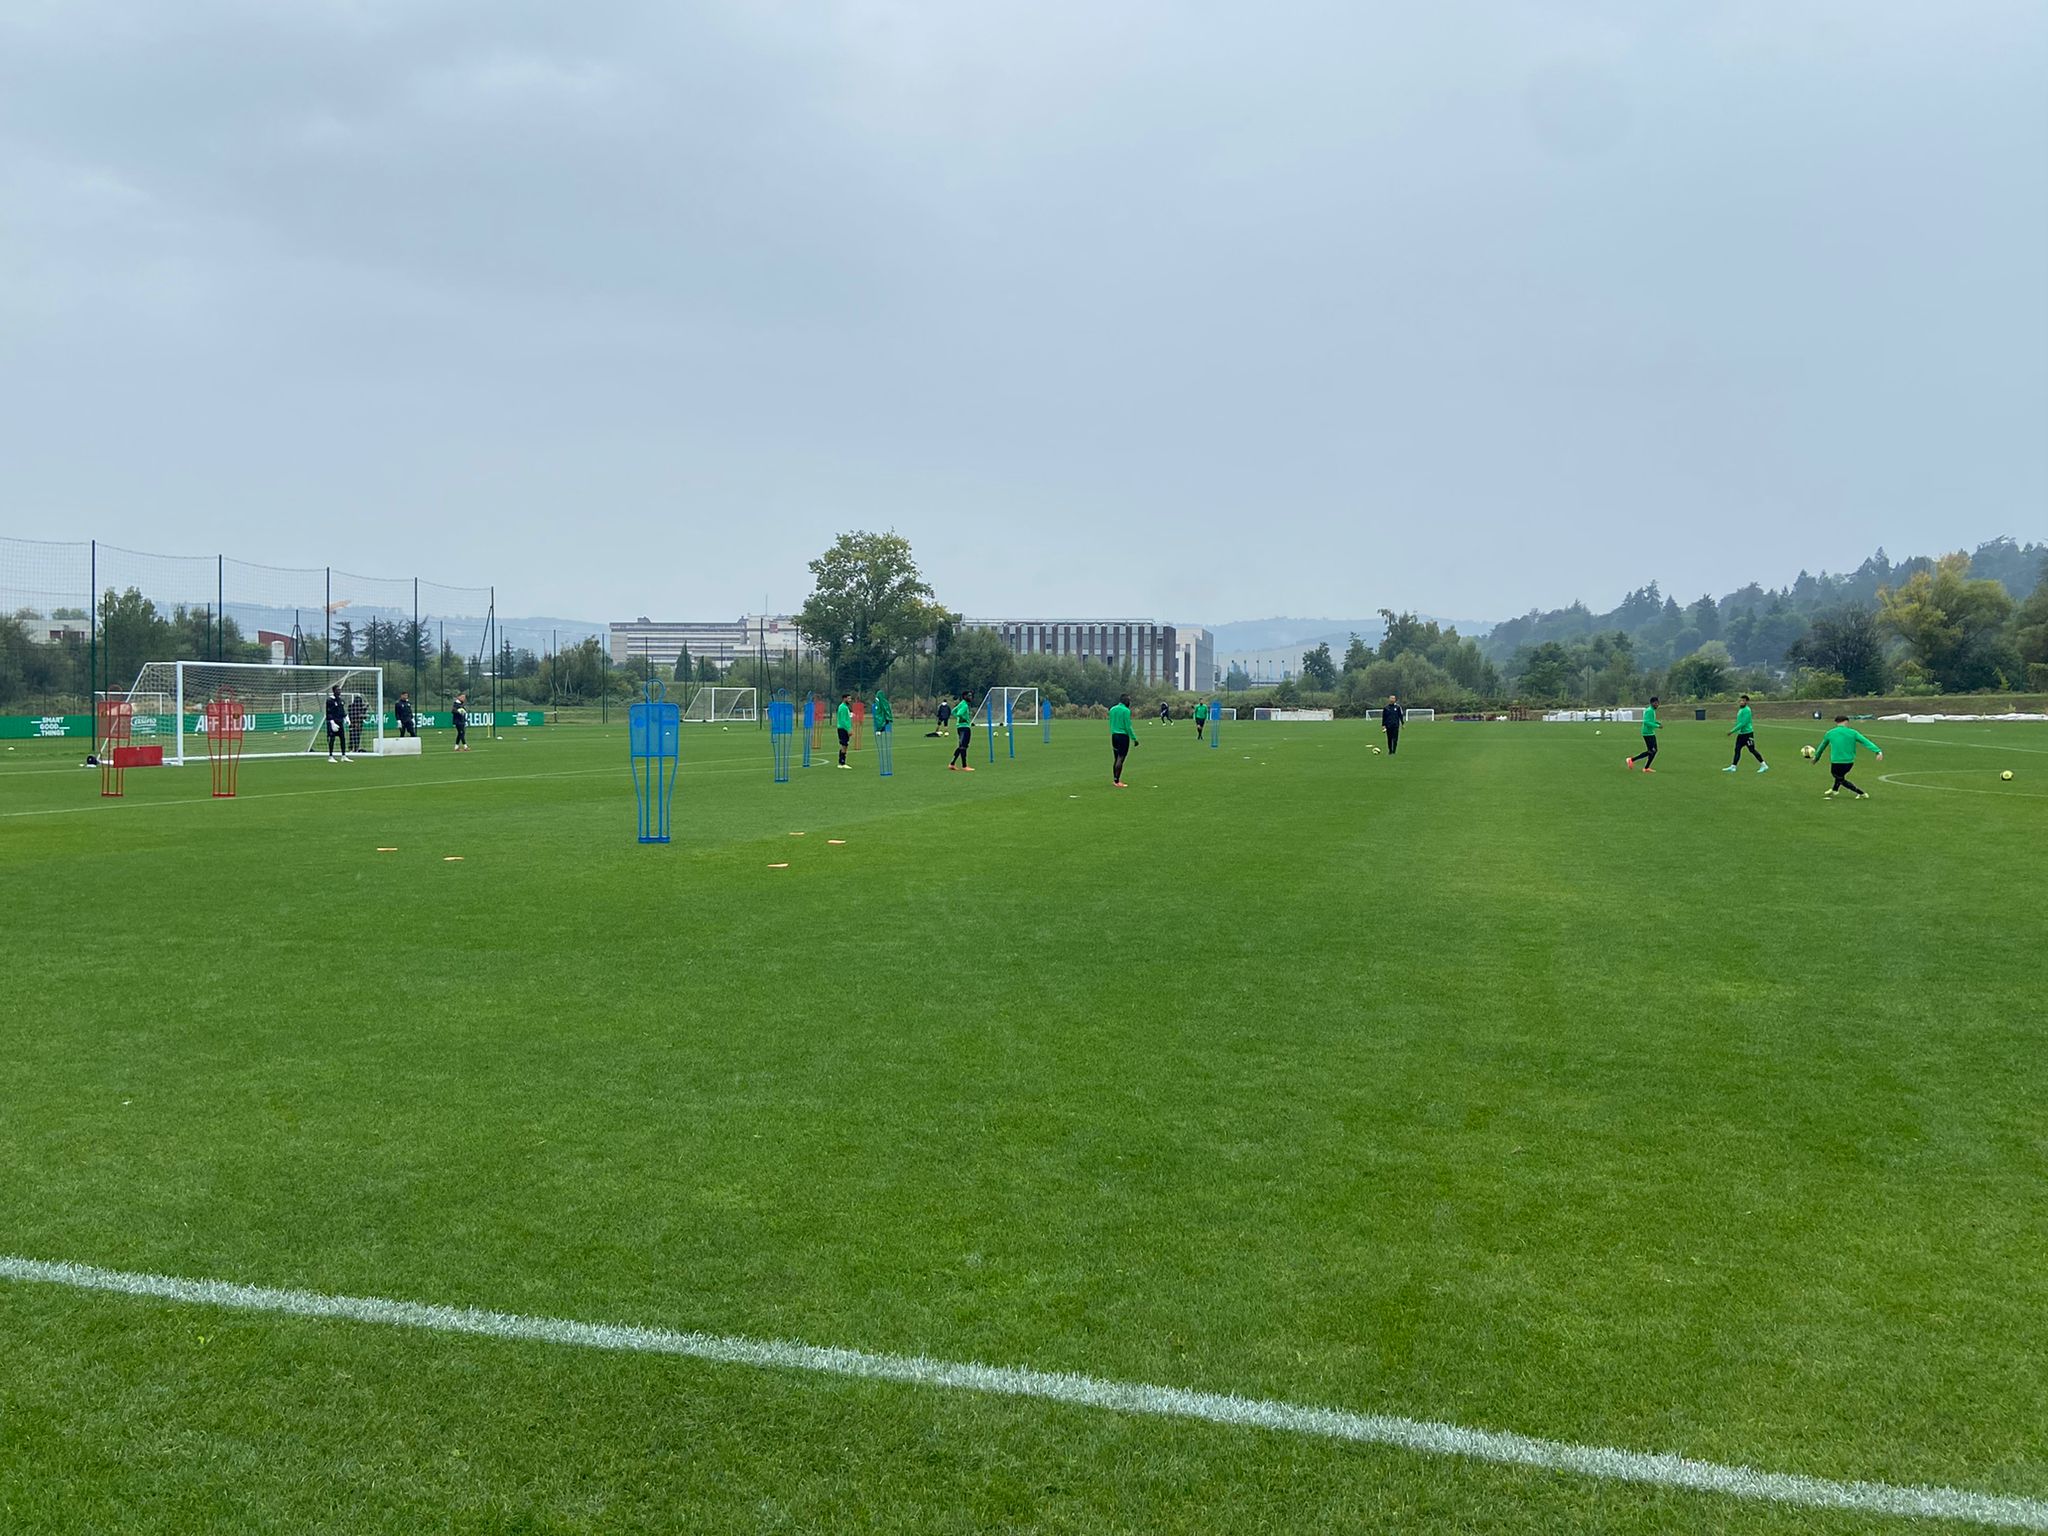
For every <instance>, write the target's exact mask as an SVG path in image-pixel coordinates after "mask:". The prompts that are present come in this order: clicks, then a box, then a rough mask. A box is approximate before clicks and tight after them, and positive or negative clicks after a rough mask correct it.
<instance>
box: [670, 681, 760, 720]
mask: <svg viewBox="0 0 2048 1536" xmlns="http://www.w3.org/2000/svg"><path fill="white" fill-rule="evenodd" d="M682 718H683V719H685V720H695V721H697V722H698V723H699V724H702V725H710V724H715V723H718V722H721V721H724V722H731V721H737V720H746V721H752V720H753V719H754V718H755V693H754V690H753V689H751V688H724V687H720V686H718V685H717V684H713V683H702V684H700V685H698V688H697V691H696V692H695V693H693V694H691V695H690V701H689V703H687V704H685V705H684V706H683V714H682Z"/></svg>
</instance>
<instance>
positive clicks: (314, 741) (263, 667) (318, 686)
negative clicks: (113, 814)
mask: <svg viewBox="0 0 2048 1536" xmlns="http://www.w3.org/2000/svg"><path fill="white" fill-rule="evenodd" d="M337 683H338V684H340V686H341V698H342V703H343V704H344V705H345V706H347V707H348V709H349V723H350V728H351V734H352V735H355V734H359V735H360V746H359V747H351V749H350V750H351V751H356V750H361V751H366V752H378V751H382V750H383V742H384V669H383V668H382V667H367V666H366V667H312V666H297V665H294V664H292V663H288V662H273V661H151V662H145V663H144V664H143V667H142V671H141V672H140V673H139V674H137V676H136V679H135V686H134V687H132V688H130V689H129V690H128V691H127V692H126V693H120V692H115V693H112V694H109V695H108V697H110V698H117V699H125V700H127V702H128V703H129V704H130V706H131V707H132V708H133V711H134V714H133V719H132V724H131V726H130V729H131V730H132V731H133V733H134V736H135V737H137V738H149V739H151V740H153V741H155V742H156V743H157V744H159V745H161V746H162V747H163V749H164V762H165V763H167V764H177V763H184V762H188V761H194V760H202V759H204V758H205V756H206V706H207V705H209V704H211V703H213V702H214V701H215V700H216V699H226V698H232V699H233V700H235V701H236V702H237V703H238V704H240V705H241V706H242V729H243V730H244V731H245V732H246V733H247V734H246V735H245V736H244V738H243V742H244V745H243V748H242V756H243V757H297V756H299V755H300V754H301V753H305V752H311V751H314V750H317V749H318V747H319V746H320V745H321V744H322V737H323V735H324V733H325V731H326V726H327V707H326V700H327V697H328V693H329V691H330V690H331V689H333V687H334V686H335V685H336V684H337Z"/></svg>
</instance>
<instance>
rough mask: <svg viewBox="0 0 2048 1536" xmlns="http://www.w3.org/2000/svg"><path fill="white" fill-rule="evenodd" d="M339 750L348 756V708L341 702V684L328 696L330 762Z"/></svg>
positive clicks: (336, 685)
mask: <svg viewBox="0 0 2048 1536" xmlns="http://www.w3.org/2000/svg"><path fill="white" fill-rule="evenodd" d="M337 748H339V749H340V751H341V755H342V756H343V757H347V756H348V706H347V705H346V704H344V703H342V702H341V684H339V683H336V684H335V685H334V687H333V689H332V690H331V691H330V692H329V693H328V695H327V756H328V758H329V760H330V761H331V760H332V759H333V757H334V753H335V750H336V749H337Z"/></svg>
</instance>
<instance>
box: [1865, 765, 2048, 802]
mask: <svg viewBox="0 0 2048 1536" xmlns="http://www.w3.org/2000/svg"><path fill="white" fill-rule="evenodd" d="M1984 772H1985V770H1984V769H1982V768H1911V769H1908V770H1907V771H1906V772H1904V773H1880V774H1879V775H1878V776H1877V782H1878V783H1880V784H1891V785H1895V786H1896V787H1898V788H1900V789H1934V790H1939V791H1940V792H1941V793H1943V794H1945V795H1998V796H2000V797H2001V798H2004V799H2008V800H2048V795H2043V794H2037V793H2035V792H2034V791H2032V790H2026V789H1977V788H1974V787H1972V786H1970V785H1968V784H1915V783H1913V782H1912V781H1913V780H1914V779H1931V778H1934V777H1935V776H1937V775H1939V774H1951V775H1961V774H1965V773H1967V774H1969V775H1970V777H1972V778H1978V777H1981V776H1982V775H1983V773H1984Z"/></svg>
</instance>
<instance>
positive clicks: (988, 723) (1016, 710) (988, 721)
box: [974, 688, 1038, 731]
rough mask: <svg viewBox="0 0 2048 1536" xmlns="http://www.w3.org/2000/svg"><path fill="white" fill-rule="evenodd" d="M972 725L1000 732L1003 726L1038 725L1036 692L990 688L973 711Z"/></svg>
mask: <svg viewBox="0 0 2048 1536" xmlns="http://www.w3.org/2000/svg"><path fill="white" fill-rule="evenodd" d="M974 723H975V724H976V725H978V726H981V727H983V728H984V729H986V730H991V731H994V730H1001V729H1002V728H1003V727H1004V726H1005V725H1008V724H1012V723H1014V724H1016V725H1025V724H1030V725H1036V724H1038V690H1037V689H1036V688H991V689H989V691H988V692H987V693H985V694H983V695H982V698H981V703H980V704H979V705H977V706H976V708H975V711H974Z"/></svg>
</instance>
